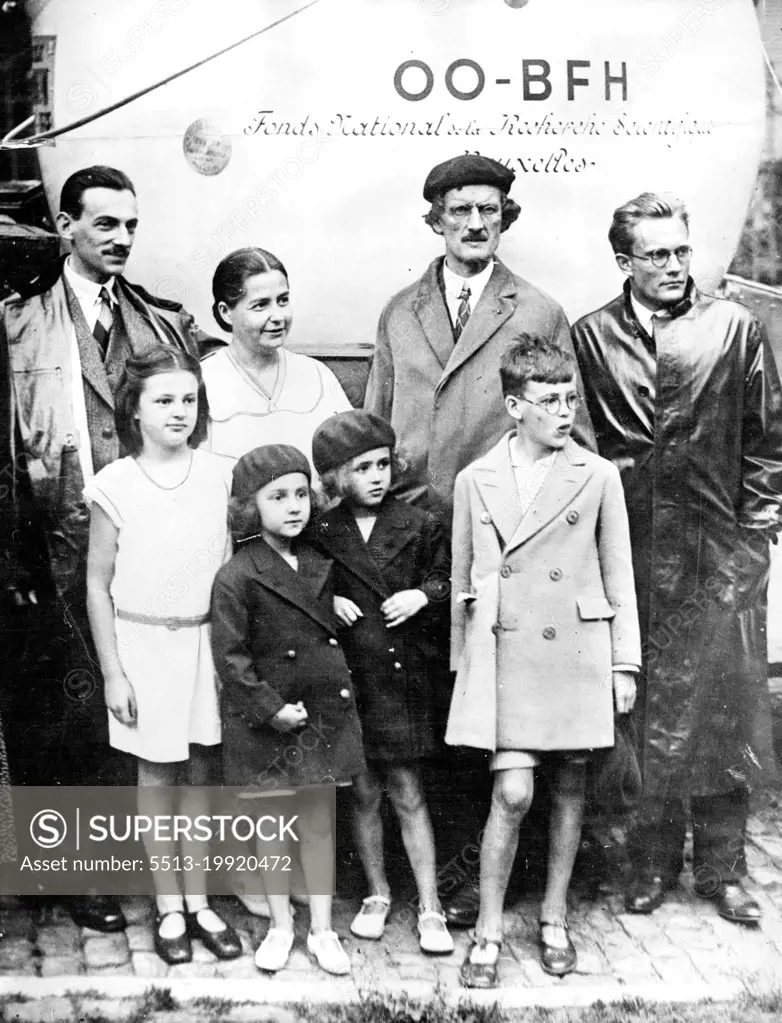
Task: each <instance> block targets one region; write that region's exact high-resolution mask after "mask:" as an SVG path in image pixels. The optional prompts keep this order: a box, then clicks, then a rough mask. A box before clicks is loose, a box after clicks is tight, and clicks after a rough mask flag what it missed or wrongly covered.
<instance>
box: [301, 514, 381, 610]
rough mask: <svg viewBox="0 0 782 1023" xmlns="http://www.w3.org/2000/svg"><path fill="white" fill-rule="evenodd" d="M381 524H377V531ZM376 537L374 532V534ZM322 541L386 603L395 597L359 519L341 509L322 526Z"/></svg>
mask: <svg viewBox="0 0 782 1023" xmlns="http://www.w3.org/2000/svg"><path fill="white" fill-rule="evenodd" d="M377 527H378V523H377V522H376V523H375V529H377ZM372 532H373V534H374V529H373V530H372ZM318 539H319V540H320V543H321V545H322V546H323V547H324V548H325V549H326V550H327V551H328V553H329V555H330V556H331V557H332V558H334V560H335V561H338V562H339V563H340V564H341V565H344V567H345V568H346V569H347V570H348V571H349V572H352V574H353V575H355V576H356V577H357V578H359V579H360V580H361V581H362V582H363V583H364V584H365V585H366V586H368V587H369V588H370V589H371V590H374V591H375V593H377V594H378V595H379V596H381V597H382V598H383V599H384V600H385V598H386V597H390V596H391V594H390V592H389V590H388V587H387V586H386V585H385V583H384V581H383V577H382V576H381V575H380V572H379V570H378V566H377V563H376V562H375V560H374V559H373V558H372V556H371V555H370V553H369V550H368V548H367V545H366V544H365V543H364V538H363V536H362V535H361V531H360V530H359V528H358V526H357V524H356V520H355V518H354V517H353V516H352V515H351V513H350V512H349V511H348V510H347V509H346V508H345V507H344V506H343V505H341V504H340V505H337V507H336V508H334V509H333V510H332V511H330V512H329V513H328V514H327V515H324V517H323V518H322V519H321V521H320V522H319V524H318Z"/></svg>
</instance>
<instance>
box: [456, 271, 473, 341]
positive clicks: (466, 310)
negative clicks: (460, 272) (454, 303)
mask: <svg viewBox="0 0 782 1023" xmlns="http://www.w3.org/2000/svg"><path fill="white" fill-rule="evenodd" d="M469 318H470V289H469V288H468V287H467V285H466V284H464V285H462V290H461V294H460V295H459V308H458V309H457V310H456V323H455V324H454V327H453V340H454V343H456V342H457V341H458V340H459V338H460V337H461V336H462V331H463V330H464V328H465V327H466V326H467V321H468V320H469Z"/></svg>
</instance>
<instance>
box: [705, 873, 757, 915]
mask: <svg viewBox="0 0 782 1023" xmlns="http://www.w3.org/2000/svg"><path fill="white" fill-rule="evenodd" d="M714 901H715V903H716V906H717V912H718V913H719V915H720V916H721V917H723V918H724V919H725V920H730V921H731V923H734V924H759V923H760V920H761V917H762V916H763V910H762V909H761V908H760V906H759V905H758V903H757V902H756V901H755V899H753V898H752V896H751V895H750V894H749V892H748V891H746V889H745V888H743V887H742V886H741V885H740V884H739V882H738V881H725V882H723V884H722V887H721V888H720V890H719V892H718V893H717V894H716V895H715V896H714Z"/></svg>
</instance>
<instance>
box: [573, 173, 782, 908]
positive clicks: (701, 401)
mask: <svg viewBox="0 0 782 1023" xmlns="http://www.w3.org/2000/svg"><path fill="white" fill-rule="evenodd" d="M609 240H610V242H611V245H612V247H613V250H614V253H615V256H616V261H617V264H618V266H619V269H620V270H621V271H622V273H623V274H624V275H625V277H626V281H625V285H624V290H623V293H622V294H621V295H619V296H618V297H617V298H615V299H614V300H613V301H611V302H609V303H608V304H607V305H605V306H604V307H603V308H602V309H598V310H597V311H596V312H593V313H590V314H589V315H588V316H585V317H583V318H582V319H581V320H579V321H578V323H576V324H575V326H574V328H573V343H574V347H575V350H576V354H577V357H578V360H579V364H580V367H581V375H582V379H583V381H584V388H585V394H586V400H587V404H588V407H589V412H590V416H591V419H592V423H593V425H594V429H595V433H596V436H597V443H598V450H599V452H600V454H601V455H603V456H604V457H606V458H609V459H611V460H612V461H613V462H614V463H615V464H616V465H617V466H618V468H619V469H620V471H621V474H622V481H623V484H624V488H625V497H626V501H627V509H628V514H629V518H630V529H631V538H632V543H633V561H634V571H635V580H636V588H637V592H638V606H639V615H640V619H641V629H642V636H643V655H644V664H643V677H642V679H641V680H640V681H641V687H640V692H639V701H638V704H637V713H638V715H639V726H640V727H639V734H640V735H641V753H642V767H643V770H644V799H643V803H642V806H641V813H640V820H639V829H638V832H637V835H636V836H635V841H634V843H633V847H634V855H633V859H634V866H635V880H634V883H633V885H632V887H631V888H630V889H629V890H628V891H627V893H626V904H627V909H628V910H629V911H631V912H635V913H651V912H652V911H653V910H654V909H656V908H657V907H658V906H659V905H660V904H661V902H662V901H663V899H664V898H665V893H666V891H667V890H669V889H670V888H671V887H673V886H674V885H675V884H676V882H677V878H678V875H679V873H680V871H681V869H682V847H683V843H684V832H685V812H684V800H685V799H686V798H688V797H689V800H690V806H691V812H692V822H693V832H694V878H693V887H694V889H695V891H696V893H697V894H699V895H701V896H711V897H713V898H714V899H715V901H716V906H717V909H718V911H719V913H720V914H721V915H722V916H724V917H725V918H726V919H728V920H732V921H736V922H743V923H755V922H757V921H758V920H759V919H760V907H759V906H758V904H757V902H756V901H755V900H754V899H753V898H752V897H751V896H750V894H749V893H748V892H747V891H746V890H745V889H744V888H743V886H742V879H743V877H744V876H745V875H746V862H745V855H744V830H745V825H746V818H747V799H748V785H749V783H750V782H751V781H752V780H753V779H755V778H757V775H758V769H759V768H763V767H765V766H767V765H772V764H773V759H772V758H773V754H772V753H771V749H770V743H769V721H770V718H769V709H768V687H767V680H766V650H765V628H764V626H765V609H766V587H767V581H768V543H769V539H770V538H774V537H775V534H776V532H777V530H778V529H779V528H780V499H781V498H782V392H781V391H780V383H779V377H778V373H777V369H776V366H775V363H774V358H773V354H772V352H771V350H770V348H769V345H768V343H767V341H766V339H765V337H764V334H763V329H762V327H761V326H760V324H759V323H758V321H757V320H756V319H755V318H754V316H753V315H752V313H751V312H750V311H749V310H748V309H746V308H745V307H743V306H741V305H739V304H738V303H736V302H732V301H728V300H726V299H721V298H715V297H712V296H710V295H705V294H703V293H701V292H700V291H698V289H697V288H696V286H695V284H694V282H693V280H692V278H691V277H690V276H689V266H690V258H691V248H690V246H689V239H688V217H687V212H686V210H685V208H684V207H683V206H682V205H681V203H679V202H678V201H676V200H671V201H668V200H666V199H665V198H662V197H660V196H657V195H653V194H651V193H644V194H642V195H640V196H638V197H637V198H636V199H633V200H631V201H630V202H628V203H625V204H624V205H623V206H620V207H619V208H618V209H617V210H616V211H615V213H614V219H613V223H612V226H611V230H610V232H609Z"/></svg>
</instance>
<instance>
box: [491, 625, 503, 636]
mask: <svg viewBox="0 0 782 1023" xmlns="http://www.w3.org/2000/svg"><path fill="white" fill-rule="evenodd" d="M501 628H502V626H501V625H500V623H499V622H495V623H494V625H492V627H491V631H492V632H493V633H494V635H495V636H496V635H497V633H498V632H499V631H500V629H501Z"/></svg>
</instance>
